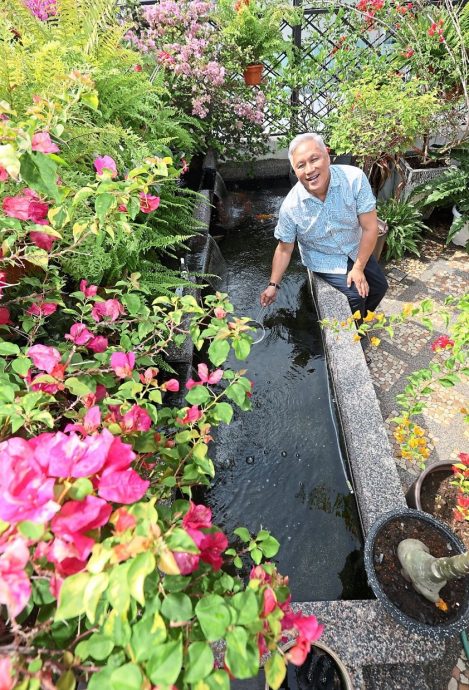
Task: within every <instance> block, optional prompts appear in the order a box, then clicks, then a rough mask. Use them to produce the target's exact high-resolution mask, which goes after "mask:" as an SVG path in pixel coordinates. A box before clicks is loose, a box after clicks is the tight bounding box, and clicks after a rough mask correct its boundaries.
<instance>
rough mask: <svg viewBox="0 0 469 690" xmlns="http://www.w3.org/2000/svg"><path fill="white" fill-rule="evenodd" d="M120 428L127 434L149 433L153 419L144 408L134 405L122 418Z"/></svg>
mask: <svg viewBox="0 0 469 690" xmlns="http://www.w3.org/2000/svg"><path fill="white" fill-rule="evenodd" d="M120 426H121V429H122V431H123V432H124V433H127V434H130V433H133V432H134V431H148V429H149V428H150V427H151V417H150V415H149V414H148V412H147V411H146V410H144V409H143V408H142V407H139V406H138V405H132V407H131V408H130V410H129V411H128V412H126V413H125V414H124V416H123V417H122V421H121V425H120Z"/></svg>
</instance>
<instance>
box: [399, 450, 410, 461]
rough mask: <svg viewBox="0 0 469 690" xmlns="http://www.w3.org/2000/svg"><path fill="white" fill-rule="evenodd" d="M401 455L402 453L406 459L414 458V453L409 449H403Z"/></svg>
mask: <svg viewBox="0 0 469 690" xmlns="http://www.w3.org/2000/svg"><path fill="white" fill-rule="evenodd" d="M401 455H402V457H403V458H405V459H406V460H410V459H411V458H412V453H409V451H408V450H402V451H401Z"/></svg>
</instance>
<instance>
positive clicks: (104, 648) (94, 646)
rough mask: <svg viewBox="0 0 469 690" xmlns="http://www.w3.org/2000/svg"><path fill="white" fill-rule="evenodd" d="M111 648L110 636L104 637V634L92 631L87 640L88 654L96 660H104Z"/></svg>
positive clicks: (112, 644) (112, 646) (112, 643)
mask: <svg viewBox="0 0 469 690" xmlns="http://www.w3.org/2000/svg"><path fill="white" fill-rule="evenodd" d="M113 649H114V642H113V640H111V638H110V637H106V635H101V634H99V633H93V635H91V637H90V638H89V639H88V640H87V651H88V656H91V657H93V659H96V661H104V659H107V658H108V656H109V655H110V653H111V652H112V650H113Z"/></svg>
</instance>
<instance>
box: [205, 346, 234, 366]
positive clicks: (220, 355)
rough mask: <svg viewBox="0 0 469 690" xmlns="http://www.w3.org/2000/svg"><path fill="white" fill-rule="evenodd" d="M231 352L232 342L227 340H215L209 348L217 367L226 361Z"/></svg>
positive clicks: (213, 362)
mask: <svg viewBox="0 0 469 690" xmlns="http://www.w3.org/2000/svg"><path fill="white" fill-rule="evenodd" d="M229 353H230V344H229V342H228V341H227V340H214V341H213V342H212V343H211V344H210V347H209V348H208V356H209V359H210V361H211V362H212V364H213V365H214V366H216V367H218V366H220V364H223V362H225V361H226V359H227V357H228V355H229Z"/></svg>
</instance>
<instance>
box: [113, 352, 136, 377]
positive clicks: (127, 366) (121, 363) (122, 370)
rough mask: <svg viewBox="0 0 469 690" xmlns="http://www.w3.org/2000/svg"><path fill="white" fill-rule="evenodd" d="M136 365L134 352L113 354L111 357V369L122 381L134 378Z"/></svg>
mask: <svg viewBox="0 0 469 690" xmlns="http://www.w3.org/2000/svg"><path fill="white" fill-rule="evenodd" d="M134 365H135V354H134V353H133V352H113V353H112V355H111V367H112V369H114V373H115V374H116V376H118V377H119V378H120V379H126V378H129V376H132V371H133V368H134Z"/></svg>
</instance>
